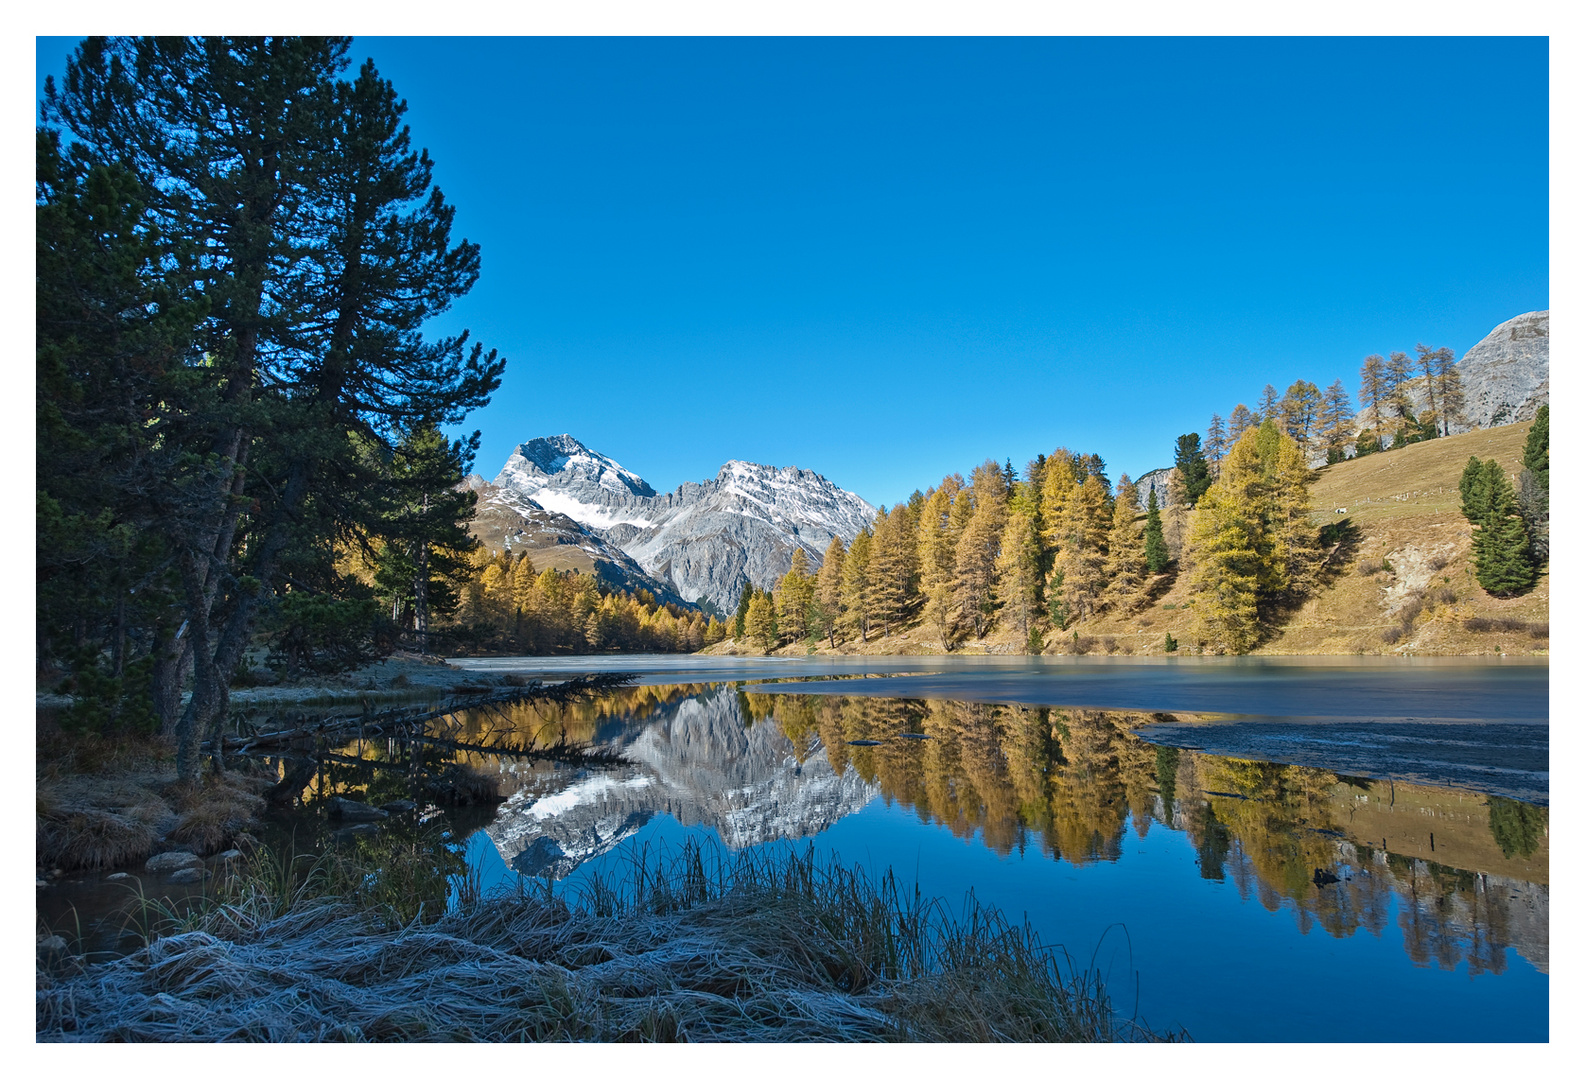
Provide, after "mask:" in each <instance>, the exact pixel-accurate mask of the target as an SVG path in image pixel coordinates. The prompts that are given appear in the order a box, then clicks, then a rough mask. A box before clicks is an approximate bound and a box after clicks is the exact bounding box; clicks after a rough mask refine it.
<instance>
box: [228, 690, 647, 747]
mask: <svg viewBox="0 0 1586 1080" xmlns="http://www.w3.org/2000/svg"><path fill="white" fill-rule="evenodd" d="M637 678H638V676H637V675H627V674H621V673H601V674H597V675H579V676H576V677H574V678H571V679H567V680H565V681H563V682H557V683H543V682H541V681H540V680H538V679H536V680H534V681H533V682H531V683H529V684H528V685H526V686H513V687H505V688H501V689H497V690H493V691H489V692H487V693H481V694H478V695H472V696H468V697H466V698H457V697H454V698H452V699H451V700H449V701H448V702H447V703H446V704H445V705H442V706H440V707H439V708H430V709H418V710H414V709H412V708H411V707H409V708H401V709H390V710H386V711H385V712H379V713H370V712H365V713H362V714H360V715H358V716H342V717H331V718H327V719H323V720H319V721H317V722H315V723H313V724H308V723H300V724H297V725H296V726H294V727H291V728H286V729H283V730H280V731H271V732H264V733H262V734H257V735H251V736H246V737H244V736H228V737H226V738H224V739H222V741H221V746H222V748H223V749H224V750H225V751H226V752H227V753H248V752H250V751H252V752H259V751H264V750H271V749H280V748H284V747H290V748H292V749H297V750H301V749H305V747H303V745H302V744H303V743H304V742H306V741H308V740H319V739H323V740H334V739H339V738H343V737H350V736H353V735H360V734H361V735H363V736H364V737H366V738H367V737H371V736H376V735H385V734H391V733H392V732H393V731H394V730H395V729H398V728H412V727H415V726H422V725H424V724H428V723H430V722H432V721H435V720H440V719H444V718H446V717H448V716H453V715H455V714H457V713H459V712H463V711H465V710H468V709H479V708H499V707H500V706H504V705H521V704H523V703H525V702H530V701H546V702H551V703H553V704H558V705H565V704H568V703H570V702H573V701H579V700H582V699H584V698H587V697H590V696H592V695H594V694H599V693H604V692H606V691H608V690H616V689H619V688H621V687H624V686H627V685H629V684H630V683H632V682H633V681H634V680H635V679H637ZM294 744H296V745H294ZM203 747H204V749H205V750H213V749H214V743H213V741H211V742H206V743H204V744H203ZM481 749H482V748H481ZM486 752H491V753H496V752H500V751H495V750H491V751H486Z"/></svg>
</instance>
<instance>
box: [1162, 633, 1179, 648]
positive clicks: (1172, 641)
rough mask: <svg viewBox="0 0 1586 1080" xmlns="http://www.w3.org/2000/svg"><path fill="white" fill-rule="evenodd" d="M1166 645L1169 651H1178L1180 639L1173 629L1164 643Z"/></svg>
mask: <svg viewBox="0 0 1586 1080" xmlns="http://www.w3.org/2000/svg"><path fill="white" fill-rule="evenodd" d="M1164 647H1165V648H1166V649H1167V651H1168V652H1178V639H1177V638H1175V637H1174V636H1173V632H1172V631H1171V630H1170V631H1168V635H1167V641H1166V642H1165V643H1164Z"/></svg>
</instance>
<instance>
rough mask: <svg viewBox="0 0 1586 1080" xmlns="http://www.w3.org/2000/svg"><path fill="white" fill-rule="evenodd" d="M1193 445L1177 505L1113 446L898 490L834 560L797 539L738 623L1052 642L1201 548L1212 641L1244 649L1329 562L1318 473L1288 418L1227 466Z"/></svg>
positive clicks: (827, 635) (1198, 555)
mask: <svg viewBox="0 0 1586 1080" xmlns="http://www.w3.org/2000/svg"><path fill="white" fill-rule="evenodd" d="M1178 458H1179V465H1178V466H1177V467H1176V468H1175V469H1174V471H1173V474H1172V477H1171V480H1170V489H1169V490H1170V492H1171V494H1170V497H1169V498H1168V500H1167V505H1166V506H1165V507H1161V506H1158V505H1157V502H1156V498H1155V492H1154V490H1153V492H1152V493H1151V495H1150V496H1149V497H1148V499H1147V505H1146V509H1145V512H1144V513H1142V512H1141V511H1140V507H1139V504H1138V495H1137V492H1136V490H1135V486H1134V485H1133V484H1132V483H1130V481H1129V478H1128V477H1127V476H1123V477H1121V478H1120V479H1119V480H1118V482H1117V484H1116V485H1114V484H1112V483H1111V482H1110V481H1109V480H1108V478H1107V474H1106V465H1105V462H1103V461H1102V459H1101V458H1100V457H1099V456H1098V455H1096V454H1080V453H1075V452H1072V451H1069V450H1066V449H1063V448H1059V449H1057V450H1056V451H1054V452H1053V453H1052V454H1051V455H1044V454H1043V455H1041V456H1040V457H1038V458H1037V459H1036V460H1034V461H1032V462H1030V463H1029V465H1028V467H1027V469H1026V471H1025V474H1024V475H1023V476H1022V477H1021V476H1020V475H1019V474H1018V473H1017V472H1015V471H1014V470H1013V468H1012V467H1011V465H1007V464H1005V465H998V464H997V463H996V462H995V461H991V460H988V461H986V462H985V463H983V464H982V465H980V466H978V467H977V468H976V469H974V470H973V472H972V473H971V474H970V477H969V479H968V480H967V481H966V480H965V479H964V478H963V476H962V475H960V474H957V473H955V474H953V475H950V476H946V477H944V478H943V479H942V480H941V482H940V483H939V484H937V485H935V486H933V487H931V488H930V489H929V490H927V491H925V492H918V491H917V492H915V494H914V495H913V496H911V497H910V498H909V499H908V500H907V501H904V502H900V503H898V504H897V505H896V506H893V507H892V508H890V509H887V508H885V507H883V508H882V510H881V511H880V512H879V513H878V514H877V516H876V520H875V522H874V524H873V525H872V526H870V527H867V528H866V529H865V530H863V531H862V532H861V533H860V534H859V535H858V536H857V537H855V538H854V540H853V542H852V544H844V543H843V542H842V540H841V538H834V539H833V540H832V542H831V544H830V546H829V547H828V548H827V550H826V552H825V555H824V557H823V560H822V563H821V566H820V569H819V571H818V572H816V573H811V572H810V570H809V566H808V560H807V559H806V558H805V556H804V554H803V552H795V553H794V556H793V565H792V567H791V568H790V569H789V570H788V572H787V574H786V575H785V576H784V577H783V578H782V579H781V581H779V582H778V583H777V585H776V587H775V588H774V589H772V590H770V591H769V592H762V591H758V590H753V589H751V590H748V591H746V593H745V595H744V599H743V601H742V602H741V603H740V605H739V609H738V611H737V613H736V615H735V618H734V620H733V624H732V631H733V635H734V636H735V637H736V638H739V639H744V638H747V639H749V640H751V641H753V642H754V643H756V644H758V645H759V646H760V647H762V648H765V649H771V648H775V647H777V646H778V645H780V644H782V643H784V642H789V641H798V640H807V641H809V642H811V643H812V644H813V643H815V642H818V641H824V642H825V643H827V644H828V645H830V646H832V647H835V646H837V645H838V644H840V643H842V642H845V641H853V640H858V641H860V642H868V641H869V640H870V639H871V638H872V637H873V636H879V637H887V636H889V635H891V634H893V633H896V632H897V631H899V630H901V629H902V628H903V627H905V626H906V625H912V624H915V623H919V624H923V625H924V626H926V627H927V628H928V629H929V632H930V634H931V635H932V636H933V637H934V638H935V639H936V640H937V641H938V642H939V643H940V644H941V646H942V647H943V648H945V649H948V650H952V649H955V648H957V647H959V646H960V645H962V644H963V643H965V642H966V641H970V640H977V639H983V638H985V637H986V636H987V635H988V634H990V633H991V632H992V631H993V629H997V628H1000V629H1001V630H1002V631H1003V632H1004V633H1007V634H1011V635H1013V636H1014V637H1015V638H1016V640H1018V641H1020V642H1022V643H1023V644H1024V645H1025V647H1026V649H1027V650H1028V651H1030V652H1041V651H1043V650H1044V649H1046V648H1047V647H1048V645H1049V644H1051V643H1052V642H1053V640H1054V636H1055V635H1058V634H1061V633H1063V632H1065V631H1067V632H1070V633H1072V634H1073V635H1074V636H1075V637H1076V638H1077V637H1078V635H1079V629H1078V628H1079V627H1081V626H1083V624H1084V623H1086V622H1087V621H1089V620H1091V619H1093V618H1096V617H1098V616H1101V615H1104V614H1108V613H1111V614H1121V615H1128V614H1132V613H1134V612H1136V611H1139V610H1140V609H1141V608H1143V607H1144V606H1145V605H1146V604H1147V603H1149V602H1150V600H1151V598H1152V596H1153V595H1154V594H1156V593H1157V592H1158V591H1159V590H1162V589H1164V588H1166V587H1167V585H1168V584H1170V583H1171V579H1172V575H1173V574H1174V573H1175V572H1176V570H1177V569H1178V568H1179V567H1181V566H1188V567H1193V573H1194V578H1193V580H1194V584H1195V597H1196V601H1195V602H1196V603H1197V606H1198V615H1199V622H1200V627H1201V631H1202V636H1203V639H1204V641H1205V643H1206V645H1207V646H1208V647H1209V648H1211V649H1213V650H1215V651H1226V652H1244V651H1246V650H1248V649H1249V648H1250V647H1251V646H1252V645H1254V644H1255V642H1256V640H1257V639H1258V638H1259V636H1260V633H1261V620H1262V619H1263V618H1264V617H1268V616H1270V615H1271V614H1272V613H1273V611H1274V610H1275V609H1276V608H1277V607H1278V606H1279V605H1281V604H1283V603H1286V602H1289V601H1291V600H1293V599H1294V598H1295V597H1297V596H1300V595H1303V594H1304V593H1305V591H1306V590H1307V589H1308V588H1309V587H1310V585H1311V583H1312V581H1313V579H1314V573H1315V570H1316V566H1317V563H1318V560H1319V557H1320V553H1321V544H1320V540H1319V538H1318V535H1317V530H1316V529H1315V528H1314V527H1312V526H1311V525H1310V524H1309V521H1308V514H1309V512H1310V501H1309V492H1308V488H1309V484H1310V482H1311V479H1312V473H1311V471H1310V469H1308V468H1307V467H1306V464H1305V454H1304V451H1303V450H1302V448H1301V447H1300V445H1299V444H1298V443H1297V442H1296V441H1295V440H1294V439H1293V438H1291V437H1290V436H1289V435H1288V434H1287V433H1285V432H1284V431H1282V430H1280V429H1279V428H1278V426H1277V425H1276V424H1275V423H1273V422H1271V421H1268V422H1265V423H1263V424H1261V425H1259V426H1257V427H1253V428H1250V429H1248V430H1247V431H1246V432H1244V433H1243V434H1242V435H1241V436H1240V438H1239V440H1238V441H1237V442H1236V443H1234V445H1233V447H1232V448H1231V449H1230V451H1229V452H1228V454H1227V456H1226V458H1225V460H1224V461H1223V463H1222V465H1221V468H1220V469H1219V474H1218V476H1217V478H1216V479H1215V480H1213V479H1212V478H1211V475H1210V470H1209V466H1208V463H1207V461H1206V459H1205V456H1204V454H1203V453H1202V452H1201V450H1200V449H1199V440H1198V438H1197V437H1196V436H1194V435H1189V436H1184V437H1182V438H1180V439H1179V442H1178ZM1197 508H1201V510H1202V511H1203V512H1198V513H1192V511H1195V510H1197ZM1174 647H1176V646H1174Z"/></svg>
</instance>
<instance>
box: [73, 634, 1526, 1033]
mask: <svg viewBox="0 0 1586 1080" xmlns="http://www.w3.org/2000/svg"><path fill="white" fill-rule="evenodd" d="M453 663H454V664H455V665H456V666H458V667H461V668H464V669H465V670H467V671H477V672H489V673H492V674H503V673H513V674H520V675H523V676H528V677H535V678H543V679H546V680H548V681H549V680H553V679H558V678H563V677H566V676H569V675H573V674H580V673H591V672H608V673H615V672H624V673H632V674H635V675H637V676H638V678H637V680H636V681H635V682H634V683H633V684H632V685H630V686H627V687H624V688H622V689H619V690H615V691H611V692H608V693H604V694H602V695H600V696H599V697H597V698H594V699H591V700H586V701H582V702H579V703H576V704H571V705H550V704H546V703H544V702H540V703H527V704H519V705H497V706H492V707H487V708H475V709H461V710H459V711H457V712H456V713H455V714H454V715H451V716H449V717H446V718H444V720H443V721H441V722H438V723H439V724H440V726H441V727H443V728H444V729H445V730H444V731H440V732H439V734H440V735H444V736H445V737H444V738H433V739H430V740H429V741H427V742H425V741H418V742H415V741H409V740H397V739H391V738H385V737H380V738H370V739H363V738H357V739H352V740H350V741H349V742H348V743H347V744H346V745H344V746H341V747H340V748H339V750H337V752H335V753H334V754H333V755H329V756H327V758H326V759H325V760H324V761H323V762H322V763H321V765H320V766H319V769H318V772H317V774H316V776H315V777H314V779H313V780H312V781H311V782H310V784H309V786H308V788H307V789H306V790H305V792H304V799H303V802H304V806H303V808H302V809H299V810H294V811H291V812H290V813H283V814H282V816H281V817H280V818H279V819H278V820H277V821H276V822H275V824H274V826H273V827H274V828H276V829H277V830H279V831H280V833H281V834H282V835H291V834H296V835H298V836H302V835H304V834H305V833H306V832H308V831H312V830H316V829H318V830H326V829H330V828H331V827H332V826H333V825H334V824H335V823H334V822H332V821H331V820H330V819H328V818H327V817H326V816H324V814H323V813H322V810H321V809H320V808H322V807H323V806H325V805H326V804H327V801H328V800H329V799H330V798H331V797H332V796H336V795H342V796H351V797H353V798H357V799H367V801H370V802H377V801H380V800H382V799H391V798H397V797H411V792H412V791H413V790H415V789H414V786H413V781H414V777H415V776H417V775H418V774H419V773H420V772H423V771H425V770H429V771H433V770H435V769H450V770H457V769H459V768H462V769H466V770H470V771H471V772H472V773H474V774H478V775H480V776H482V777H485V778H486V779H487V780H489V781H491V782H493V783H494V785H495V789H496V794H497V795H498V796H501V797H504V798H503V800H502V801H499V802H495V801H492V802H491V803H490V804H489V805H488V806H485V807H477V806H476V807H471V808H456V809H438V808H431V809H429V810H426V809H425V808H424V807H423V806H422V805H421V806H420V807H419V809H418V811H417V812H416V813H417V816H418V817H426V816H428V817H429V818H430V819H432V820H433V819H439V821H438V824H439V825H440V826H441V827H443V828H444V830H445V831H444V833H443V834H442V833H439V832H437V835H444V836H445V838H446V843H447V844H448V845H449V846H450V849H451V851H452V852H453V855H454V857H459V856H460V858H461V860H466V864H467V867H468V870H467V871H466V872H467V873H469V874H470V875H472V876H473V877H474V879H475V880H476V881H477V883H478V884H479V885H481V886H482V887H483V888H485V889H493V888H503V889H517V888H524V887H528V888H537V889H542V890H543V889H545V888H547V887H550V888H552V889H554V890H577V889H579V888H580V885H581V883H583V882H586V881H588V880H589V879H590V876H591V875H592V874H606V875H609V874H612V873H620V872H621V869H622V867H623V866H624V865H629V864H632V862H633V861H634V860H635V859H636V858H643V857H646V856H648V855H653V854H655V853H656V852H660V851H666V850H676V849H678V848H680V847H682V846H683V845H684V844H686V843H688V842H689V841H691V840H692V841H693V842H694V843H695V844H698V845H700V846H702V847H704V848H705V849H707V850H709V851H710V852H712V853H713V857H716V858H720V859H730V858H732V857H734V854H735V853H737V852H742V851H745V850H749V849H757V848H766V847H770V848H773V849H776V848H785V849H789V850H798V851H803V850H805V849H806V848H807V847H809V846H813V847H814V849H815V852H816V854H817V857H819V858H822V859H829V858H832V857H836V858H838V859H840V860H841V861H842V862H843V863H844V864H846V865H855V864H857V865H858V866H860V867H862V868H863V869H865V870H866V871H867V872H869V873H871V874H873V875H876V874H881V873H883V872H885V871H887V870H888V869H890V870H891V871H892V873H893V874H894V876H895V878H896V879H897V880H898V882H900V883H901V884H902V885H904V886H905V887H906V888H910V889H911V890H912V888H913V887H914V886H915V885H917V886H918V888H919V890H920V891H921V893H922V894H924V895H925V896H930V897H939V898H941V899H942V901H943V902H944V903H945V904H946V905H948V907H949V908H952V906H953V905H955V904H959V903H962V901H963V900H964V898H965V897H966V896H967V895H968V894H970V893H971V892H972V893H973V896H974V897H975V898H976V899H978V900H979V901H981V902H983V903H988V904H991V905H994V906H996V907H997V908H999V909H1001V910H1002V912H1003V913H1004V914H1005V915H1006V916H1007V917H1008V918H1009V920H1010V921H1012V922H1015V923H1017V922H1020V921H1022V920H1027V921H1028V923H1029V925H1030V926H1031V927H1032V928H1033V929H1034V930H1035V931H1036V932H1037V933H1038V934H1039V936H1040V938H1041V941H1042V943H1043V944H1045V945H1047V946H1051V947H1054V948H1060V949H1061V950H1063V952H1064V953H1065V954H1066V955H1067V956H1068V957H1069V958H1070V959H1071V960H1072V961H1073V962H1074V963H1075V964H1077V965H1078V966H1080V967H1089V966H1093V967H1095V968H1096V969H1097V970H1098V971H1099V972H1100V973H1101V975H1102V977H1103V978H1104V979H1105V980H1106V984H1107V987H1108V990H1109V993H1110V996H1111V1000H1112V1002H1113V1004H1114V1006H1115V1007H1116V1008H1117V1009H1118V1010H1119V1011H1120V1012H1122V1013H1124V1014H1127V1015H1130V1016H1133V1017H1134V1018H1136V1019H1137V1020H1139V1021H1140V1022H1142V1023H1144V1024H1147V1025H1150V1026H1151V1027H1152V1028H1154V1029H1157V1030H1160V1031H1173V1032H1182V1033H1184V1034H1187V1035H1188V1036H1189V1037H1190V1038H1193V1039H1195V1040H1197V1041H1305V1042H1314V1041H1322V1042H1331V1041H1343V1042H1356V1041H1409V1042H1426V1041H1430V1042H1448V1041H1477V1042H1486V1041H1545V1040H1547V1039H1548V1034H1549V1032H1548V893H1549V889H1548V809H1547V805H1548V666H1547V661H1546V660H1541V661H1535V660H1514V659H1505V660H1497V659H1494V660H1491V661H1484V660H1480V659H1474V658H1453V659H1442V658H1439V659H1421V658H1409V659H1398V658H1357V657H1323V658H1300V657H1287V658H1262V659H1251V658H1241V659H1203V658H1190V657H1186V658H1182V659H1176V658H1166V659H1160V660H1156V661H1149V660H1139V659H1128V660H1124V659H1116V660H1115V659H1111V658H1108V659H1100V658H1088V657H1055V658H1028V657H967V658H966V657H882V658H878V657H862V658H861V657H854V658H835V659H822V658H815V657H811V658H808V659H783V658H736V657H694V656H678V657H658V656H602V657H559V658H543V657H523V658H491V659H463V660H455V661H453ZM432 734H434V732H432ZM549 743H557V744H562V745H570V746H578V747H583V748H590V749H593V750H595V751H597V752H598V753H597V754H596V755H595V756H594V758H593V759H592V760H594V761H595V762H597V763H591V759H586V760H583V761H578V762H558V761H547V760H543V759H540V758H536V757H535V756H533V755H526V754H523V753H521V752H520V751H521V749H522V748H523V747H526V746H536V745H546V744H549ZM490 748H496V749H495V750H492V749H490ZM420 802H421V804H422V799H421V800H420ZM93 888H99V889H100V890H101V894H103V890H104V889H105V888H106V887H105V886H103V885H100V884H98V883H96V882H85V883H84V884H83V885H82V886H79V887H78V888H77V889H75V890H69V891H67V892H65V893H64V894H63V896H62V900H63V901H65V900H72V901H73V902H76V903H77V904H78V907H79V910H82V911H87V912H92V911H94V910H96V909H98V910H100V911H101V912H102V917H103V919H104V920H110V918H111V914H112V913H111V912H110V911H109V907H107V906H106V905H105V904H104V903H99V904H95V903H93V902H88V900H89V897H88V893H87V892H86V891H85V890H89V889H93ZM124 891H125V890H123V892H124ZM109 906H110V907H113V906H114V905H113V904H112V905H109ZM106 924H107V925H108V921H107V923H106Z"/></svg>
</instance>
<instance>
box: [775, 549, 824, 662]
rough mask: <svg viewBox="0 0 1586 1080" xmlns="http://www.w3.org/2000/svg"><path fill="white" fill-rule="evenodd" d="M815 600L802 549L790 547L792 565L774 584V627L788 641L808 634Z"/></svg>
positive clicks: (806, 558)
mask: <svg viewBox="0 0 1586 1080" xmlns="http://www.w3.org/2000/svg"><path fill="white" fill-rule="evenodd" d="M814 602H815V578H814V576H813V575H811V574H810V572H809V558H808V556H806V555H805V554H804V549H803V548H794V549H793V556H792V565H791V566H789V567H788V572H787V573H786V574H784V575H782V580H781V581H780V582H779V583H778V588H777V597H776V614H777V626H778V627H779V628H780V630H781V632H782V633H783V634H784V635H786V636H787V637H788V638H789V639H790V640H792V641H798V640H800V639H801V638H806V637H809V636H810V608H811V606H812V605H813V604H814Z"/></svg>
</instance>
